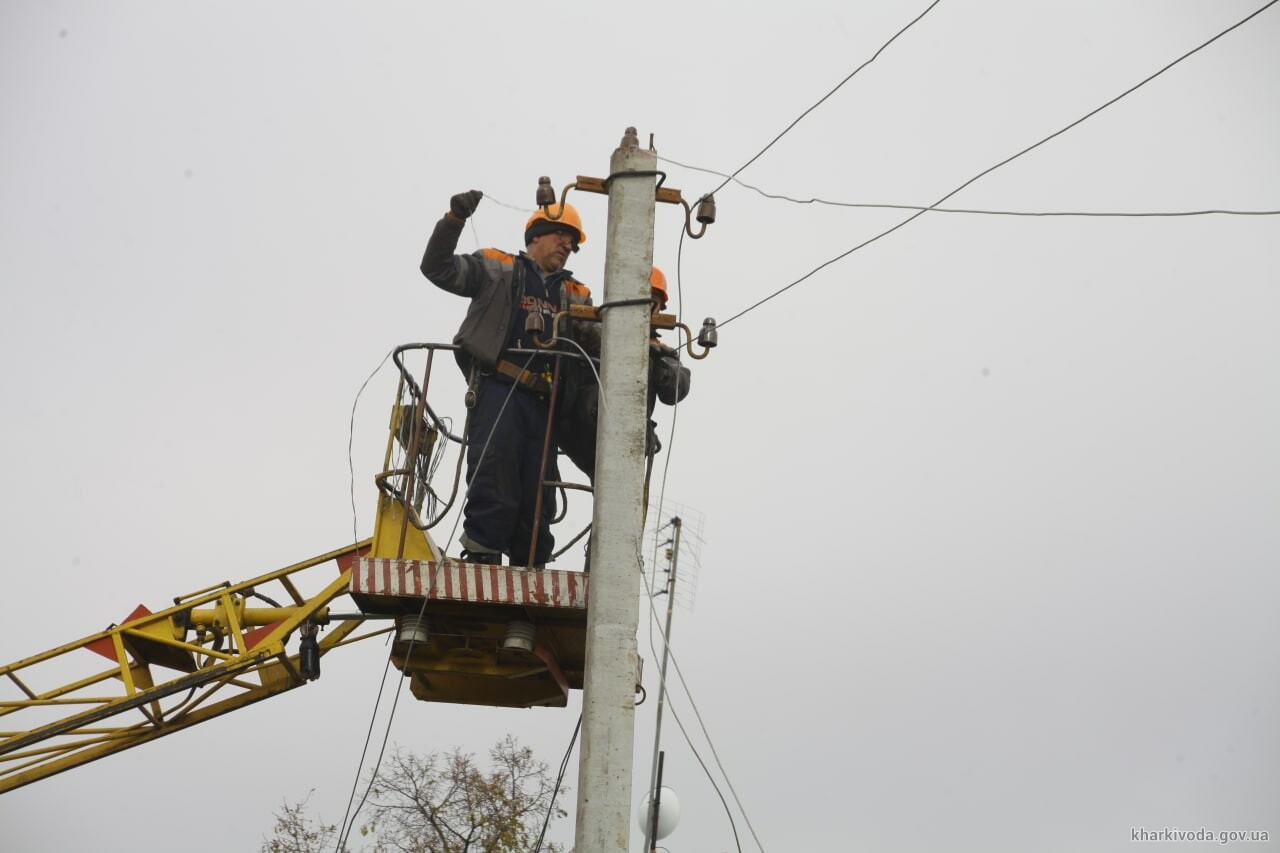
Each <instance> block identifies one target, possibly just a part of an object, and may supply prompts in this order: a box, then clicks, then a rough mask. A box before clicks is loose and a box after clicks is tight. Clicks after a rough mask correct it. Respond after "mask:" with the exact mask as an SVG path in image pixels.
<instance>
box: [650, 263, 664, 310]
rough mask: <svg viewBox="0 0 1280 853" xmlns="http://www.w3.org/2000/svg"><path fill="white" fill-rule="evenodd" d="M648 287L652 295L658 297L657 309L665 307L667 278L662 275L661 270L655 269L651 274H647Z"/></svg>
mask: <svg viewBox="0 0 1280 853" xmlns="http://www.w3.org/2000/svg"><path fill="white" fill-rule="evenodd" d="M649 287H651V288H652V289H653V290H652V295H653V296H657V297H658V307H659V308H666V307H667V277H666V276H665V275H663V274H662V270H660V269H658V268H657V267H654V268H653V272H651V273H649Z"/></svg>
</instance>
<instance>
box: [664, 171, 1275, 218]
mask: <svg viewBox="0 0 1280 853" xmlns="http://www.w3.org/2000/svg"><path fill="white" fill-rule="evenodd" d="M658 159H659V160H662V161H663V162H664V163H670V164H672V165H673V166H679V167H680V168H682V169H689V170H691V171H694V172H706V173H707V174H710V175H719V176H720V177H722V178H725V177H727V178H729V179H730V180H731V181H733V183H735V184H738V185H739V186H741V187H743V188H745V189H749V190H751V191H752V192H755V193H759V194H760V195H762V196H764V197H765V198H769V199H774V200H777V201H789V202H791V203H793V204H822V205H828V206H830V207H853V208H862V209H872V210H919V211H921V212H925V213H967V214H975V215H979V216H1101V217H1134V218H1137V217H1161V216H1164V217H1173V216H1209V215H1212V214H1220V215H1224V216H1280V210H1238V209H1235V208H1216V207H1215V208H1205V209H1203V210H1153V211H1122V210H990V209H985V208H968V207H938V206H936V205H921V204H886V203H873V202H861V201H833V200H831V199H825V198H817V197H812V198H794V197H792V196H789V195H784V194H781V193H771V192H766V191H765V190H763V189H761V188H760V187H757V186H753V185H751V184H748V183H747V182H746V181H743V180H740V179H738V178H735V177H733V176H732V175H726V174H725V173H724V172H718V171H716V170H715V169H707V168H704V167H702V166H690V165H689V164H687V163H681V162H679V161H677V160H672V159H671V158H670V157H661V156H659V157H658Z"/></svg>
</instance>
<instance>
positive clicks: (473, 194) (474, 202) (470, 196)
mask: <svg viewBox="0 0 1280 853" xmlns="http://www.w3.org/2000/svg"><path fill="white" fill-rule="evenodd" d="M482 198H484V193H482V192H480V190H471V191H470V192H465V193H458V194H457V195H455V196H454V197H453V198H451V199H449V210H450V211H452V212H453V215H454V216H456V217H458V218H459V219H466V218H467V217H468V216H470V215H471V214H473V213H475V212H476V207H477V206H478V205H479V204H480V199H482Z"/></svg>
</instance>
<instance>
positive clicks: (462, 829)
mask: <svg viewBox="0 0 1280 853" xmlns="http://www.w3.org/2000/svg"><path fill="white" fill-rule="evenodd" d="M489 761H490V764H491V765H492V766H491V769H490V770H489V771H488V773H484V772H482V771H481V770H480V768H479V767H477V766H476V763H475V757H474V756H473V755H471V754H468V753H464V752H462V750H460V749H454V750H453V751H452V752H448V753H444V754H440V753H434V752H433V753H430V754H428V755H426V756H419V755H415V754H414V753H411V752H402V751H399V750H397V751H396V752H395V754H394V755H392V757H391V759H390V760H389V762H388V763H387V766H385V767H384V768H383V769H382V770H380V771H379V772H378V776H377V778H376V779H374V782H373V788H372V791H371V792H370V805H369V808H370V811H371V812H372V816H371V817H370V820H369V822H368V823H367V824H365V826H364V828H363V831H365V832H368V833H369V834H372V835H374V836H375V837H376V838H377V847H376V849H377V850H378V851H379V852H380V853H381V851H398V853H399V851H403V853H513V852H514V851H520V853H526V851H530V850H532V849H533V848H534V845H535V843H536V842H537V840H538V837H539V835H540V832H541V830H542V826H543V823H544V821H545V820H546V819H547V818H548V816H550V818H551V819H555V818H560V817H564V816H565V814H566V812H565V811H564V810H563V809H561V808H560V807H559V806H558V805H557V804H556V802H555V794H556V792H555V779H553V778H552V776H551V773H550V771H549V769H548V768H547V765H546V764H545V763H543V762H541V761H538V760H537V759H535V758H534V757H533V750H531V749H529V748H528V747H522V746H520V744H519V743H518V742H517V741H516V739H515V738H514V737H512V736H511V735H507V736H506V737H505V738H503V739H502V740H501V741H499V742H498V743H497V744H495V745H494V746H493V748H492V749H490V750H489ZM543 849H545V850H547V851H548V853H558V851H559V850H560V849H561V848H560V846H559V845H556V844H551V845H547V846H546V847H544V848H543Z"/></svg>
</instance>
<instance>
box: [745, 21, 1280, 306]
mask: <svg viewBox="0 0 1280 853" xmlns="http://www.w3.org/2000/svg"><path fill="white" fill-rule="evenodd" d="M1277 2H1280V0H1269V2H1267V3H1266V4H1264V5H1263V6H1262V7H1261V8H1259V9H1257V10H1256V11H1254V12H1252V13H1250V14H1249V15H1247V16H1245V17H1244V18H1242V19H1241V20H1239V21H1237V22H1236V23H1234V24H1232V25H1231V26H1229V27H1227V28H1226V29H1225V30H1223V31H1222V32H1220V33H1218V34H1217V35H1215V36H1213V37H1212V38H1210V39H1209V40H1207V41H1205V42H1203V43H1201V44H1200V45H1199V46H1197V47H1194V48H1192V49H1191V50H1189V51H1187V52H1186V53H1184V54H1182V55H1181V56H1179V57H1178V58H1177V59H1175V60H1173V61H1172V62H1170V63H1169V64H1167V65H1165V66H1164V67H1163V68H1161V69H1160V70H1159V71H1156V72H1155V73H1154V74H1151V75H1149V76H1148V77H1146V78H1144V79H1143V80H1141V81H1140V82H1138V83H1135V84H1134V85H1132V86H1130V87H1129V88H1128V89H1125V90H1124V91H1123V92H1121V93H1120V94H1118V95H1116V96H1115V97H1114V98H1112V99H1111V100H1109V101H1107V102H1106V103H1104V104H1102V105H1101V106H1098V107H1095V108H1094V109H1092V110H1090V111H1089V112H1087V113H1085V114H1084V115H1082V116H1081V117H1080V118H1078V119H1076V120H1075V121H1073V122H1071V123H1069V124H1067V125H1065V126H1064V127H1062V128H1059V129H1058V130H1056V131H1054V132H1053V133H1051V134H1049V135H1048V136H1046V137H1044V138H1043V139H1041V140H1040V141H1038V142H1034V143H1032V144H1031V145H1028V146H1027V147H1026V148H1023V149H1022V150H1021V151H1019V152H1017V153H1016V154H1011V155H1010V156H1008V157H1006V158H1004V159H1003V160H1001V161H1000V162H999V163H996V164H995V165H994V166H988V167H987V168H986V169H983V170H982V171H981V172H979V173H978V174H976V175H974V176H973V177H972V178H970V179H969V180H967V181H965V182H964V183H962V184H961V185H960V186H958V187H956V188H955V189H953V190H952V191H951V192H949V193H947V194H946V195H944V196H943V197H942V198H940V199H938V200H937V201H936V202H934V203H933V204H931V205H929V206H928V207H926V208H923V209H921V210H918V211H916V212H915V213H913V214H912V215H911V216H908V217H907V218H906V219H904V220H902V221H901V222H899V223H898V224H897V225H894V226H893V227H892V228H888V229H886V230H884V231H881V232H880V233H879V234H877V235H875V236H874V237H872V238H870V239H868V240H864V241H863V242H861V243H859V244H858V245H856V246H854V247H853V248H852V249H848V250H846V251H844V252H841V253H840V254H839V255H836V256H835V257H834V258H832V259H831V260H829V261H824V262H823V263H821V264H819V265H818V266H816V267H814V268H813V269H811V270H809V271H808V272H807V273H805V274H804V275H802V276H800V278H798V279H796V280H795V281H793V282H791V283H790V284H788V285H786V286H785V287H782V288H779V289H778V290H776V291H774V292H773V293H771V294H769V295H768V296H766V297H764V298H763V299H761V300H759V301H758V302H756V303H754V304H752V305H750V306H748V307H747V308H744V309H743V310H741V311H739V312H738V313H737V314H734V315H733V316H732V317H730V318H729V319H728V320H725V321H724V322H723V323H720V327H721V328H723V327H724V326H727V325H728V324H730V323H732V322H733V321H734V320H736V319H738V318H739V317H741V316H743V315H744V314H748V313H750V312H751V311H754V310H755V309H757V308H759V307H760V306H761V305H763V304H765V303H766V302H768V301H770V300H771V299H774V298H775V297H778V296H781V295H782V294H783V293H786V292H787V291H788V290H790V289H791V288H793V287H795V286H796V285H797V284H800V283H801V282H803V281H805V280H807V279H809V278H810V277H812V276H813V275H815V274H816V273H818V272H819V271H821V270H823V269H826V268H827V267H829V266H831V265H832V264H834V263H836V262H837V261H841V260H843V259H845V258H847V257H848V256H849V255H852V254H853V253H854V252H856V251H858V250H859V249H862V248H864V247H866V246H869V245H871V244H872V243H874V242H875V241H877V240H879V239H880V238H881V237H887V236H888V235H890V234H892V233H893V232H894V231H897V230H898V229H899V228H901V227H903V226H904V225H906V224H908V223H910V222H913V221H915V220H916V219H918V218H920V217H921V216H923V215H924V214H925V213H928V212H929V211H930V210H932V209H933V208H935V207H937V206H938V205H940V204H942V203H943V202H944V201H946V200H947V199H949V198H951V197H952V196H953V195H955V194H957V193H959V192H960V191H961V190H963V189H965V188H966V187H968V186H970V185H971V184H973V183H974V182H976V181H978V180H979V179H981V178H984V177H986V176H987V175H989V174H991V173H992V172H994V171H995V170H996V169H999V168H1000V167H1001V166H1005V165H1007V164H1009V163H1011V162H1013V161H1014V160H1016V159H1018V158H1019V157H1021V156H1022V155H1023V154H1026V153H1028V152H1030V151H1033V150H1035V149H1036V148H1039V147H1040V146H1041V145H1044V144H1045V143H1046V142H1049V141H1050V140H1052V139H1055V138H1056V137H1058V136H1061V135H1062V134H1064V133H1066V132H1067V131H1068V130H1071V129H1072V128H1073V127H1076V126H1077V125H1079V124H1081V123H1082V122H1084V121H1086V120H1088V119H1090V118H1092V117H1093V116H1095V115H1097V114H1098V113H1100V112H1102V111H1103V110H1105V109H1106V108H1107V107H1109V106H1111V105H1112V104H1114V103H1116V102H1117V101H1119V100H1120V99H1121V98H1124V97H1125V96H1127V95H1130V94H1132V93H1133V92H1136V91H1137V90H1138V89H1141V88H1142V87H1143V86H1145V85H1147V84H1148V83H1150V82H1151V81H1152V80H1154V79H1156V78H1157V77H1159V76H1160V75H1161V74H1164V73H1165V72H1166V71H1168V70H1169V69H1170V68H1173V67H1174V66H1175V65H1177V64H1179V63H1180V62H1182V61H1183V60H1185V59H1187V58H1189V57H1191V56H1194V55H1195V54H1197V53H1199V52H1200V51H1202V50H1204V49H1205V48H1206V47H1208V46H1209V45H1211V44H1213V43H1214V42H1215V41H1217V40H1218V39H1220V38H1222V37H1223V36H1225V35H1226V34H1227V33H1230V32H1231V31H1232V30H1235V29H1237V28H1238V27H1241V26H1243V25H1244V24H1246V23H1248V22H1249V21H1251V20H1253V19H1254V18H1256V17H1257V16H1258V15H1260V14H1262V13H1263V12H1265V11H1266V10H1267V9H1270V8H1271V7H1272V6H1274V5H1275V4H1276V3H1277ZM739 171H740V170H739Z"/></svg>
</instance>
